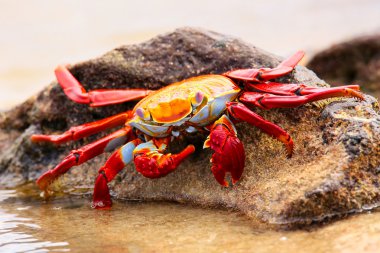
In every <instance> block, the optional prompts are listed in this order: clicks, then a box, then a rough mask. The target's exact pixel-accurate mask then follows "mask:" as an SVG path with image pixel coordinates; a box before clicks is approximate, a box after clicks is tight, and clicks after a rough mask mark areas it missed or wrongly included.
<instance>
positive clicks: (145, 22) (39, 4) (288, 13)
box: [0, 0, 380, 110]
mask: <svg viewBox="0 0 380 253" xmlns="http://www.w3.org/2000/svg"><path fill="white" fill-rule="evenodd" d="M181 26H195V27H203V28H205V29H209V30H214V31H217V32H220V33H224V34H230V35H233V36H236V37H240V38H242V39H243V40H245V41H247V42H250V43H252V44H254V45H256V46H258V47H261V48H263V49H265V50H267V51H270V52H272V53H275V54H278V55H281V56H288V55H290V54H291V53H292V52H294V51H296V50H298V49H303V50H305V51H306V52H307V53H308V57H311V56H312V55H313V54H314V53H316V52H318V51H319V50H322V49H325V48H326V47H329V46H331V45H333V44H335V43H338V42H341V41H343V40H347V39H350V38H353V37H357V36H362V35H367V34H372V33H375V32H379V31H380V1H379V0H361V1H357V0H335V1H328V0H292V1H290V0H289V1H284V0H256V1H248V0H235V1H226V0H210V1H207V0H192V1H175V0H165V1H144V0H140V1H127V0H114V1H111V0H108V1H96V0H80V1H79V0H63V1H51V0H50V1H49V0H33V1H28V0H24V1H21V0H14V1H7V0H0V88H1V92H0V110H6V109H9V108H11V107H12V106H14V105H16V104H18V103H21V102H22V101H24V100H25V99H27V98H28V97H30V96H32V95H33V94H36V93H37V92H38V91H40V90H41V89H42V88H43V87H45V86H46V85H48V84H49V83H50V81H52V80H53V79H54V75H53V70H54V67H55V66H56V65H58V64H60V63H75V62H78V61H83V60H87V59H89V58H94V57H97V56H99V55H102V54H103V53H105V52H107V51H109V50H111V49H113V48H114V47H117V46H120V45H123V44H132V43H138V42H142V41H144V40H147V39H149V38H151V37H153V36H155V35H157V34H160V33H165V32H169V31H171V30H173V29H175V28H177V27H181ZM306 60H307V59H306Z"/></svg>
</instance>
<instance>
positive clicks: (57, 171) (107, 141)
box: [37, 127, 133, 193]
mask: <svg viewBox="0 0 380 253" xmlns="http://www.w3.org/2000/svg"><path fill="white" fill-rule="evenodd" d="M132 135H133V134H132V131H131V128H130V127H125V129H121V130H118V131H116V132H114V133H112V134H110V135H107V136H105V137H103V138H102V139H100V140H97V141H95V142H93V143H90V144H88V145H86V146H83V147H81V148H79V149H77V150H72V151H71V152H70V154H69V155H68V156H66V157H65V158H64V159H63V161H62V162H61V163H59V164H58V165H57V166H56V167H55V168H54V169H52V170H49V171H47V172H45V173H44V174H43V175H42V176H40V177H39V178H38V180H37V184H38V186H39V187H40V189H41V190H43V191H45V193H47V188H48V186H49V185H50V184H51V183H52V182H53V181H54V180H56V179H57V178H58V177H59V176H61V175H63V174H65V173H66V172H67V171H68V170H69V169H70V168H71V167H73V166H77V165H80V164H82V163H84V162H86V161H88V160H90V159H92V158H94V157H95V156H98V155H100V154H101V153H104V152H108V151H112V150H113V149H114V148H116V147H117V146H120V145H122V144H123V143H125V142H126V141H127V140H128V139H131V137H132Z"/></svg>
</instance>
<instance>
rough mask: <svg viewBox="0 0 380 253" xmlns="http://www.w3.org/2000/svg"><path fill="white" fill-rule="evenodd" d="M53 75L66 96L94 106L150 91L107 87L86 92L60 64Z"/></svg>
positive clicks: (122, 100) (139, 95)
mask: <svg viewBox="0 0 380 253" xmlns="http://www.w3.org/2000/svg"><path fill="white" fill-rule="evenodd" d="M55 76H56V78H57V80H58V83H59V84H60V85H61V87H62V89H63V91H64V92H65V94H66V96H68V97H69V98H70V99H71V100H73V101H74V102H77V103H79V104H90V106H94V107H95V106H104V105H110V104H119V103H123V102H127V101H132V100H138V99H141V98H144V97H146V96H147V95H148V94H149V93H151V92H152V90H147V89H109V90H93V91H89V92H87V91H86V90H85V89H84V87H83V86H82V84H80V83H79V81H78V80H77V79H75V77H74V76H73V75H72V74H71V73H70V71H69V70H68V69H67V68H66V67H65V66H62V65H61V66H58V67H57V68H56V69H55Z"/></svg>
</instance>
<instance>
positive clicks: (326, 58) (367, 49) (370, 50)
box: [307, 34, 380, 98]
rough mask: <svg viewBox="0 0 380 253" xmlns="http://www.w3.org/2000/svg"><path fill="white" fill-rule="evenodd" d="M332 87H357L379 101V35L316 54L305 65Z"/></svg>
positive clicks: (359, 38) (337, 45) (339, 45)
mask: <svg viewBox="0 0 380 253" xmlns="http://www.w3.org/2000/svg"><path fill="white" fill-rule="evenodd" d="M307 67H308V68H310V69H311V70H313V71H314V72H315V73H317V75H318V76H319V77H321V78H323V79H325V80H326V81H327V82H329V83H331V84H332V85H335V86H338V85H342V84H351V83H357V84H360V85H361V86H362V87H363V90H365V91H367V92H369V93H370V94H372V95H374V96H375V97H377V98H379V97H380V34H375V35H371V36H362V37H358V38H355V39H352V40H349V41H346V42H342V43H339V44H336V45H333V46H332V47H330V48H328V49H326V50H323V51H322V52H320V53H318V54H316V55H315V56H314V57H313V58H312V59H311V61H310V62H309V63H308V65H307Z"/></svg>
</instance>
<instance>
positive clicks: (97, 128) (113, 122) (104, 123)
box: [31, 111, 132, 144]
mask: <svg viewBox="0 0 380 253" xmlns="http://www.w3.org/2000/svg"><path fill="white" fill-rule="evenodd" d="M131 116H132V111H127V112H124V113H120V114H117V115H114V116H111V117H108V118H105V119H101V120H98V121H94V122H91V123H86V124H83V125H80V126H75V127H71V128H70V129H69V130H67V131H66V132H64V133H62V134H59V135H37V134H35V135H32V137H31V139H32V141H34V142H51V143H54V144H61V143H65V142H68V141H76V140H79V139H82V138H84V137H87V136H90V135H93V134H96V133H99V132H101V131H103V130H106V129H110V128H113V127H116V126H121V125H124V124H125V122H127V120H128V119H129V118H131Z"/></svg>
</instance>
